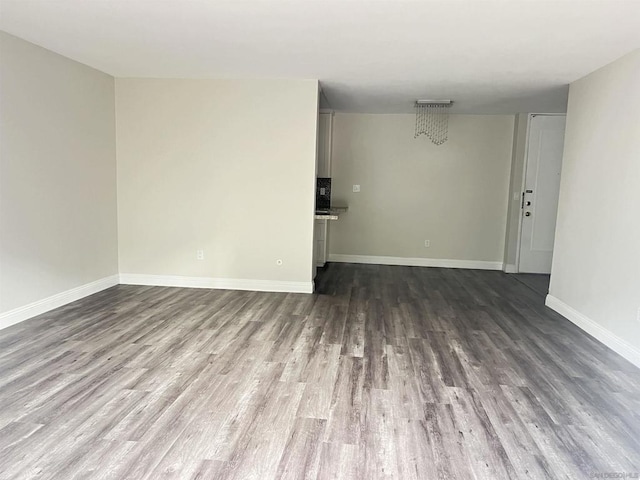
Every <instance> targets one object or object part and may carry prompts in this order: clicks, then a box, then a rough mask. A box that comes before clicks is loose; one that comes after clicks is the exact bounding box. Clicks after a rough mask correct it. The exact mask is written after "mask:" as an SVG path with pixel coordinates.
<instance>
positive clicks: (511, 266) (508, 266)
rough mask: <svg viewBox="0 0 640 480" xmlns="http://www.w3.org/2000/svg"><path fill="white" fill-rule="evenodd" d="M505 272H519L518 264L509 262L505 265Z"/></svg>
mask: <svg viewBox="0 0 640 480" xmlns="http://www.w3.org/2000/svg"><path fill="white" fill-rule="evenodd" d="M504 273H518V266H517V265H514V264H512V263H507V264H505V266H504Z"/></svg>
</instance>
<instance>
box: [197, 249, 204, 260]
mask: <svg viewBox="0 0 640 480" xmlns="http://www.w3.org/2000/svg"><path fill="white" fill-rule="evenodd" d="M196 258H197V259H198V260H204V250H196Z"/></svg>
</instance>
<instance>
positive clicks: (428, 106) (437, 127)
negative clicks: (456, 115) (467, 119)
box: [413, 100, 453, 145]
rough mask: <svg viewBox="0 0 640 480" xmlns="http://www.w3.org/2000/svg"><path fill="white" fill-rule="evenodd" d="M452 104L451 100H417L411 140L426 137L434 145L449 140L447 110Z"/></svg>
mask: <svg viewBox="0 0 640 480" xmlns="http://www.w3.org/2000/svg"><path fill="white" fill-rule="evenodd" d="M452 104H453V102H452V101H451V100H417V101H416V104H415V108H416V130H415V135H414V136H413V138H418V137H419V136H420V135H426V136H427V137H429V139H430V140H431V142H433V143H434V144H436V145H442V144H443V143H444V142H446V141H447V140H448V138H449V108H451V105H452Z"/></svg>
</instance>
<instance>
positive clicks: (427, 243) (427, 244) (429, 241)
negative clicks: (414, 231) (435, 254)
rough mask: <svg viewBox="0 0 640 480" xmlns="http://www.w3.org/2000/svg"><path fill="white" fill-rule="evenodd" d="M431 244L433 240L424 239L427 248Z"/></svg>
mask: <svg viewBox="0 0 640 480" xmlns="http://www.w3.org/2000/svg"><path fill="white" fill-rule="evenodd" d="M430 246H431V240H425V241H424V247H425V248H429V247H430Z"/></svg>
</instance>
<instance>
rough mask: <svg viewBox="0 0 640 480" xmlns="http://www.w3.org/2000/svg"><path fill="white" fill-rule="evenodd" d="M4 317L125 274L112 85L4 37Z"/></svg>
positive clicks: (0, 211) (0, 177)
mask: <svg viewBox="0 0 640 480" xmlns="http://www.w3.org/2000/svg"><path fill="white" fill-rule="evenodd" d="M0 65H1V67H0V85H1V87H0V121H1V127H0V312H7V311H9V310H13V309H16V308H18V307H23V306H25V305H27V304H30V303H33V302H36V301H39V300H42V299H44V298H46V297H49V296H52V295H56V294H59V293H61V292H64V291H67V290H70V289H72V288H75V287H78V286H81V285H84V284H87V283H90V282H93V281H95V280H98V279H102V278H104V277H107V276H110V275H114V274H116V273H117V271H118V263H117V262H118V261H117V231H116V229H117V220H116V160H115V137H114V134H115V133H114V128H115V120H114V80H113V78H112V77H110V76H108V75H105V74H103V73H100V72H98V71H96V70H93V69H91V68H89V67H87V66H85V65H82V64H79V63H77V62H74V61H72V60H69V59H67V58H64V57H61V56H59V55H56V54H55V53H52V52H50V51H48V50H45V49H42V48H40V47H37V46H35V45H32V44H30V43H27V42H25V41H23V40H20V39H18V38H16V37H13V36H11V35H7V34H5V33H2V32H0Z"/></svg>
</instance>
